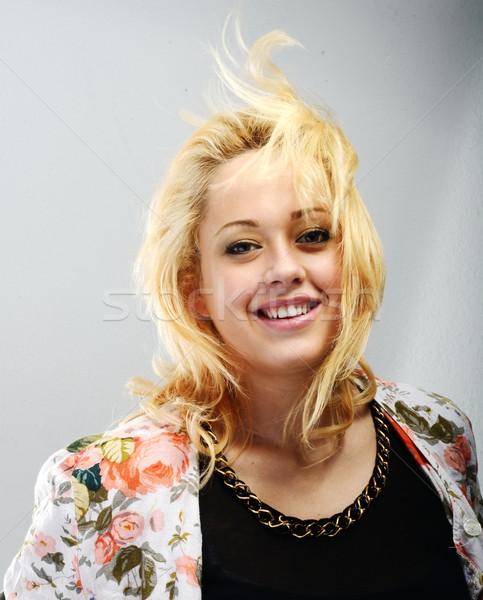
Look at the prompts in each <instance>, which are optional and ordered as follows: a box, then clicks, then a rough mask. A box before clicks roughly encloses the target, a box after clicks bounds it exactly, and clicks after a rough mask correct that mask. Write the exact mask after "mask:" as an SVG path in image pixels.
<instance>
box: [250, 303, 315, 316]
mask: <svg viewBox="0 0 483 600" xmlns="http://www.w3.org/2000/svg"><path fill="white" fill-rule="evenodd" d="M310 308H311V306H310V303H307V304H297V305H295V304H289V305H288V306H280V307H279V308H278V309H276V308H267V309H265V310H263V311H262V312H263V314H264V315H265V316H267V317H269V318H270V319H286V318H287V317H297V316H299V315H306V314H307V313H308V312H309V310H310Z"/></svg>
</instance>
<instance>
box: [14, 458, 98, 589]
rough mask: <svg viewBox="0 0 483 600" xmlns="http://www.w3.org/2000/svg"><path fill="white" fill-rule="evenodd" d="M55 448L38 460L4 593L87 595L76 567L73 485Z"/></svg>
mask: <svg viewBox="0 0 483 600" xmlns="http://www.w3.org/2000/svg"><path fill="white" fill-rule="evenodd" d="M66 455H68V452H66V451H65V450H64V451H60V452H57V453H56V454H54V455H53V456H51V457H50V458H49V459H48V460H47V461H46V463H45V464H44V465H43V467H42V469H41V471H40V473H39V476H38V479H37V484H36V486H35V507H34V513H33V521H32V525H31V527H30V529H29V531H28V533H27V536H26V538H25V541H24V543H23V545H22V547H21V549H20V551H19V553H18V554H17V556H16V557H15V558H14V559H13V561H12V563H11V565H10V567H9V568H8V570H7V573H6V575H5V580H4V593H5V597H6V598H7V599H8V600H12V599H14V598H15V599H20V598H27V599H28V598H31V597H32V598H57V599H58V600H67V599H68V598H72V597H77V598H84V597H85V598H88V596H87V595H84V594H83V590H82V583H81V581H80V577H79V567H78V556H77V548H78V529H77V523H76V519H75V503H74V486H73V484H72V480H71V477H70V473H69V472H68V471H65V470H63V467H62V466H61V465H63V459H64V458H65V457H66Z"/></svg>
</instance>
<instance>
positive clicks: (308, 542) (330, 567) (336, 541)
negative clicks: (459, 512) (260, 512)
mask: <svg viewBox="0 0 483 600" xmlns="http://www.w3.org/2000/svg"><path fill="white" fill-rule="evenodd" d="M389 434H390V440H391V453H390V458H389V461H390V463H389V476H388V479H387V482H386V487H385V488H384V489H383V490H382V491H381V493H380V495H379V496H378V498H376V500H375V501H374V502H373V503H372V505H371V506H370V507H369V509H368V510H367V512H366V513H365V514H364V515H363V517H362V518H361V520H360V521H358V522H357V523H355V524H354V525H352V526H351V527H349V528H348V529H347V530H346V531H344V532H341V533H340V534H339V535H337V536H335V537H333V538H327V537H321V538H305V539H297V538H294V537H293V536H291V535H289V534H281V533H279V532H277V531H274V530H272V529H269V528H268V527H266V526H264V525H262V524H261V523H259V522H258V520H257V518H256V517H255V516H254V515H252V514H251V513H250V512H249V511H248V510H247V508H246V507H245V506H244V505H243V504H241V503H240V502H239V501H238V500H237V499H236V498H235V496H234V494H233V492H232V491H231V490H230V489H228V488H227V487H226V486H225V485H224V483H223V482H222V480H221V477H220V476H219V475H217V474H215V475H214V476H213V477H212V479H211V481H210V482H209V483H208V485H207V486H206V487H205V488H204V489H203V490H202V491H201V493H200V510H201V529H202V535H203V577H202V597H203V600H315V599H318V600H418V599H421V600H423V599H424V600H432V599H434V600H469V599H470V595H469V592H468V588H467V586H466V583H465V578H464V574H463V569H462V565H461V562H460V560H459V558H458V555H457V553H456V550H455V548H454V544H453V538H452V534H451V526H450V523H449V522H448V520H447V518H446V515H445V513H444V509H443V506H442V504H441V501H440V499H439V497H438V495H437V493H436V491H435V490H434V488H433V487H432V485H431V483H430V482H429V480H428V479H427V477H426V476H425V475H424V474H423V473H422V472H421V470H420V468H419V467H418V465H417V464H416V462H415V460H414V458H413V457H412V456H411V454H410V452H409V451H408V450H407V448H406V447H405V446H404V444H403V442H402V440H401V439H400V437H399V436H398V434H397V433H396V432H395V431H394V429H393V428H392V427H391V425H390V424H389ZM262 500H263V498H262Z"/></svg>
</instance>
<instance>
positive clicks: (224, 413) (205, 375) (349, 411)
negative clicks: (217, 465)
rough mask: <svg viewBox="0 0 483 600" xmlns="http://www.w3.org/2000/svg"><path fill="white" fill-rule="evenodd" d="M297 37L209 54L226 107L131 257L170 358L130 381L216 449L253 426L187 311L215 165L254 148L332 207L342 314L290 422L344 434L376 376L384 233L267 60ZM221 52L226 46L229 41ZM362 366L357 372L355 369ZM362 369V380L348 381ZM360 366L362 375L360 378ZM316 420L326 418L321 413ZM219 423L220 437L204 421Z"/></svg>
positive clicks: (206, 325) (202, 444)
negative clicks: (372, 362) (152, 379)
mask: <svg viewBox="0 0 483 600" xmlns="http://www.w3.org/2000/svg"><path fill="white" fill-rule="evenodd" d="M293 45H297V42H296V41H295V40H293V39H292V38H290V37H288V36H287V35H286V34H284V33H283V32H279V31H273V32H271V33H269V34H267V35H265V36H263V37H261V38H260V39H259V40H258V41H257V42H256V43H255V44H254V45H253V47H252V48H251V49H250V50H247V49H246V48H244V51H245V54H246V58H245V64H244V68H240V67H238V66H237V65H236V62H235V60H234V59H233V58H232V57H231V55H230V54H227V56H228V59H229V61H231V63H232V65H231V66H230V67H228V66H227V65H226V63H225V62H223V60H222V59H221V58H220V54H219V53H217V52H214V58H215V64H216V67H217V72H218V79H219V81H221V82H222V84H223V86H224V88H225V94H224V96H225V97H224V102H225V103H228V108H227V109H226V110H224V111H222V112H218V113H217V114H215V115H214V116H213V117H212V118H211V119H210V120H208V121H207V122H206V123H205V124H203V125H202V126H201V127H199V129H198V130H197V131H196V132H195V133H194V134H193V135H192V136H191V137H190V138H189V140H188V141H187V142H186V144H185V145H184V146H183V147H182V148H181V150H180V151H179V153H178V155H177V156H176V157H175V159H174V161H173V163H172V165H171V168H170V170H169V172H168V174H167V177H166V179H165V182H164V185H163V186H162V188H161V189H160V190H159V192H158V193H157V194H156V196H155V198H154V201H153V203H152V206H151V211H150V213H149V215H148V221H147V231H146V237H145V241H144V244H143V246H142V248H141V251H140V253H139V256H138V258H137V262H136V265H135V274H136V276H137V279H138V282H139V284H140V288H141V289H142V291H143V292H144V293H145V294H146V297H147V303H148V307H149V310H150V313H151V315H152V318H153V319H154V321H155V323H156V326H157V329H158V333H159V338H160V340H161V341H162V344H163V345H164V346H165V348H166V349H167V350H168V352H169V354H170V356H171V361H172V362H171V363H170V364H169V365H167V364H166V363H165V361H164V360H163V359H162V357H161V352H160V353H159V355H156V356H155V358H154V360H153V365H154V369H155V372H156V373H157V374H158V375H159V376H161V377H163V378H165V381H164V383H162V384H160V385H155V386H154V385H152V384H150V383H148V382H147V381H144V380H141V379H132V380H131V381H130V387H131V390H133V391H134V392H135V393H137V394H140V395H142V396H143V397H144V399H143V403H142V410H143V411H144V412H146V413H148V414H149V415H150V416H151V417H153V418H155V419H158V418H162V419H175V418H179V416H180V415H181V416H182V420H183V423H184V426H185V427H186V429H187V432H188V434H189V436H190V438H191V440H192V442H193V443H194V444H195V446H196V447H197V448H198V449H199V450H200V451H201V452H203V453H205V454H207V455H208V456H210V457H211V460H210V461H209V467H208V469H207V476H208V475H209V474H211V471H212V468H213V464H214V461H213V459H214V456H215V454H216V453H217V452H219V451H222V450H223V449H224V448H225V447H226V445H227V444H228V443H229V441H230V440H231V439H233V436H234V432H235V431H247V439H248V436H249V434H248V431H249V423H247V419H249V414H250V411H249V406H248V403H247V398H246V395H245V393H244V390H243V388H242V385H241V383H240V380H239V373H238V369H237V365H236V364H235V363H234V362H233V359H232V358H231V356H230V353H229V351H228V350H227V347H226V345H225V343H224V341H223V339H221V338H220V336H219V335H218V334H217V332H216V330H215V329H214V327H213V325H212V323H211V322H210V321H207V320H203V319H201V318H200V317H199V315H197V314H196V311H195V310H194V304H193V297H194V294H195V293H196V290H197V287H198V285H199V281H200V273H199V255H198V249H197V232H198V228H199V225H200V223H201V222H202V220H203V218H204V215H205V213H206V198H207V192H208V187H209V185H210V182H211V181H212V180H213V177H214V175H215V173H216V172H217V169H218V168H219V167H220V165H223V164H224V163H226V162H227V161H229V160H230V159H232V158H234V157H236V156H239V155H241V154H243V153H245V152H247V151H251V150H256V151H258V153H259V155H260V156H261V158H262V160H263V161H264V162H265V163H266V164H269V163H270V162H271V161H273V160H277V161H279V160H281V161H283V163H285V164H287V165H290V167H291V170H292V173H293V179H294V189H295V190H297V195H298V197H299V201H300V202H302V203H304V202H307V203H310V205H311V206H313V205H314V201H315V202H319V203H320V204H321V205H322V206H323V207H324V208H325V209H326V210H327V211H328V212H329V214H330V215H331V218H332V229H333V232H338V236H337V237H338V239H339V240H340V242H339V243H340V250H341V262H342V265H341V268H342V290H341V300H340V302H341V306H340V321H339V328H338V333H337V337H336V340H335V342H334V343H333V345H332V347H331V350H330V352H329V353H328V355H327V356H326V357H325V359H324V360H323V362H322V364H321V365H320V367H319V368H318V369H317V370H316V371H315V372H314V375H313V378H312V381H309V382H308V383H307V388H306V390H304V391H303V395H302V397H301V399H300V401H299V402H298V403H297V405H296V406H294V407H293V410H292V411H291V413H290V415H288V416H287V419H286V423H285V426H286V431H288V428H290V431H291V433H292V435H293V433H294V431H295V432H296V435H297V436H298V438H299V440H300V444H301V446H302V448H309V447H310V444H311V442H312V441H313V440H314V439H317V438H331V437H332V438H333V439H335V440H337V439H340V437H341V436H342V434H343V432H344V431H345V430H346V429H347V428H348V427H349V425H350V424H351V423H352V420H353V418H354V413H355V410H356V409H357V407H359V406H361V405H363V404H365V403H367V402H369V401H370V400H371V399H372V398H373V397H374V393H375V380H374V376H373V374H372V372H371V370H370V369H369V367H368V365H367V364H366V363H365V362H364V360H363V359H362V352H363V350H364V348H365V344H366V341H367V337H368V335H369V330H370V327H371V323H372V321H373V319H374V316H375V314H376V312H377V310H378V308H379V306H380V302H381V298H382V292H383V286H384V262H383V258H382V252H381V246H380V242H379V238H378V236H377V233H376V231H375V228H374V225H373V223H372V221H371V219H370V217H369V215H368V213H367V211H366V208H365V206H364V204H363V202H362V200H361V198H360V196H359V193H358V191H357V189H356V187H355V185H354V175H355V171H356V168H357V164H358V160H357V155H356V153H355V151H354V149H353V148H352V146H351V144H350V143H349V141H348V140H347V138H346V137H345V135H344V133H343V132H342V130H341V129H340V128H339V127H338V126H337V125H336V124H334V123H333V122H332V119H331V118H329V117H328V116H327V114H326V113H325V112H324V113H323V112H322V111H321V110H320V109H318V108H317V107H311V106H307V105H306V104H305V103H304V102H303V101H302V100H301V99H300V98H299V96H298V95H297V94H296V92H295V91H294V89H293V88H292V86H291V85H290V84H289V82H288V81H287V79H286V77H285V75H284V73H283V72H282V71H281V70H280V69H279V68H278V67H277V66H276V65H275V64H274V63H273V62H272V61H271V59H270V55H271V53H272V51H273V50H275V49H276V48H278V47H286V46H293ZM225 50H226V48H225ZM357 369H359V371H357ZM360 370H362V372H363V379H364V384H363V385H362V386H361V385H359V386H358V387H356V386H355V385H354V379H355V378H356V377H360ZM357 373H359V375H357ZM322 416H323V419H322ZM210 422H211V423H213V422H216V423H217V425H218V427H217V429H218V430H220V431H222V435H221V436H220V437H219V439H218V445H217V446H216V447H215V443H214V442H213V440H212V438H211V437H210V436H209V435H207V433H206V431H205V429H204V427H203V424H204V423H210Z"/></svg>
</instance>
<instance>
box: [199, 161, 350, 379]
mask: <svg viewBox="0 0 483 600" xmlns="http://www.w3.org/2000/svg"><path fill="white" fill-rule="evenodd" d="M256 158H257V155H256V153H255V152H249V153H246V154H243V155H241V156H238V157H236V158H234V159H232V160H230V161H228V162H227V163H225V164H224V165H222V166H221V167H220V168H219V169H218V171H217V174H216V176H215V177H214V179H213V181H212V184H211V186H210V190H209V193H208V209H207V213H206V216H205V218H204V220H203V222H202V223H201V225H200V228H199V247H200V254H201V282H200V283H201V285H200V287H201V288H202V290H201V296H200V299H199V301H198V303H197V305H196V306H197V309H198V312H199V313H200V314H202V315H203V316H205V317H207V318H209V319H211V320H212V322H213V324H214V326H215V327H216V329H217V331H218V333H219V334H220V335H221V337H222V338H223V339H224V341H225V342H226V344H227V346H228V347H229V348H230V350H231V352H232V356H233V357H234V358H235V359H236V360H237V361H238V363H239V365H240V366H241V368H242V370H243V371H245V372H250V373H255V372H256V371H260V370H262V371H263V372H264V373H265V374H266V373H267V372H273V374H274V375H281V374H284V375H288V374H290V373H293V372H294V371H298V372H300V371H307V372H313V369H314V368H315V367H317V366H318V365H320V363H321V362H322V360H323V359H324V357H325V356H326V355H327V352H328V350H329V348H330V346H331V343H332V341H333V339H334V336H335V335H336V333H337V328H338V320H339V311H338V304H339V300H340V288H341V272H340V256H339V251H338V244H337V241H336V240H335V239H334V238H333V237H332V236H331V234H330V225H331V223H330V219H329V216H328V215H327V213H326V212H324V211H323V210H322V209H321V208H320V207H318V206H317V205H316V204H315V203H314V206H313V207H307V208H304V209H301V205H300V203H299V202H298V200H297V197H296V194H295V192H294V189H293V185H292V177H291V173H290V172H289V171H282V172H280V171H276V170H273V172H271V173H269V174H268V175H267V174H265V175H263V176H260V174H259V170H258V166H257V162H256Z"/></svg>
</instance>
